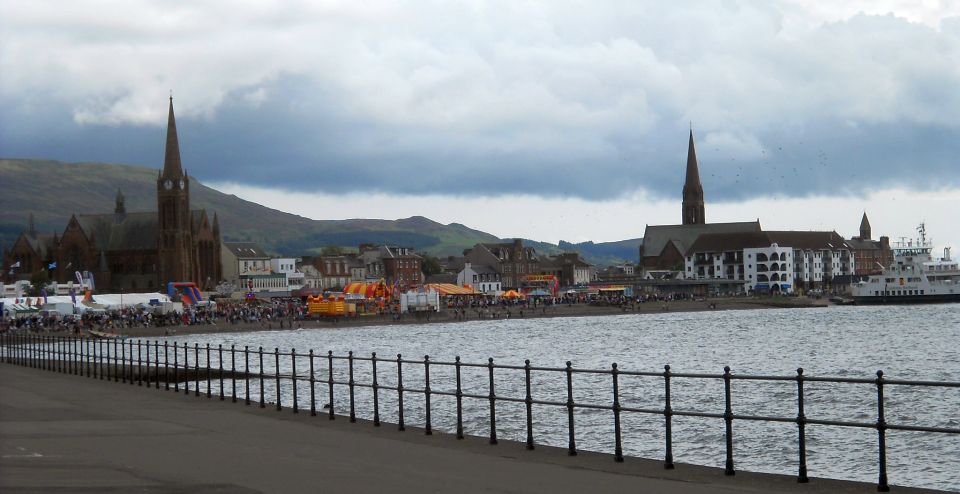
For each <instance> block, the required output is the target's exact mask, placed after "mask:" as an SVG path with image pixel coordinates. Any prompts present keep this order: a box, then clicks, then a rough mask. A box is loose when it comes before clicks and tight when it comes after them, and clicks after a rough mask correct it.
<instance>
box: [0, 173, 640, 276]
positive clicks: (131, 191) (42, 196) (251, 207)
mask: <svg viewBox="0 0 960 494" xmlns="http://www.w3.org/2000/svg"><path fill="white" fill-rule="evenodd" d="M157 173H158V170H157V169H155V168H147V167H142V166H131V165H114V164H105V163H63V162H58V161H45V160H22V159H0V245H4V246H10V245H11V244H12V243H13V241H14V240H15V239H16V237H17V235H19V233H20V232H21V231H23V229H24V228H25V226H26V223H27V216H28V214H29V213H31V212H32V213H33V214H34V217H35V221H36V224H37V229H38V230H39V231H41V232H58V233H59V232H62V231H63V228H64V226H65V225H66V223H67V220H68V219H69V218H70V215H71V214H72V213H108V212H111V211H113V209H114V199H115V197H116V193H117V189H118V188H119V189H120V190H122V191H123V194H124V196H125V197H126V207H127V211H131V212H132V211H155V210H156V201H157V199H156V197H157V195H156V178H157ZM190 199H191V207H192V208H194V209H201V208H202V209H206V210H207V213H208V214H212V213H213V212H216V213H217V215H218V216H219V218H220V226H221V231H222V232H223V236H224V238H225V239H227V240H249V241H255V242H259V243H261V244H262V245H263V246H264V247H265V248H267V249H268V250H271V251H273V252H275V253H279V254H284V255H300V254H309V253H317V252H319V250H320V248H322V247H323V246H325V245H340V246H343V247H356V246H357V244H359V243H361V242H371V243H389V244H399V245H405V246H410V247H414V248H416V249H418V250H421V251H425V252H429V253H431V254H434V255H438V256H447V255H461V254H462V252H463V250H464V249H466V248H469V247H472V246H473V245H474V244H476V243H478V242H497V241H498V239H497V237H495V236H493V235H490V234H489V233H485V232H481V231H479V230H474V229H471V228H468V227H466V226H464V225H461V224H459V223H451V224H449V225H443V224H440V223H437V222H435V221H433V220H430V219H428V218H424V217H422V216H414V217H411V218H405V219H400V220H377V219H349V220H312V219H309V218H304V217H302V216H297V215H294V214H289V213H285V212H283V211H278V210H275V209H270V208H268V207H265V206H261V205H259V204H256V203H253V202H250V201H245V200H243V199H240V198H239V197H236V196H233V195H228V194H224V193H222V192H219V191H217V190H214V189H211V188H209V187H206V186H204V185H203V184H201V183H200V182H199V181H198V180H196V179H194V180H192V181H191V195H190ZM525 242H526V243H528V244H529V245H532V246H533V247H535V248H536V249H537V252H539V253H541V254H555V253H559V252H563V251H578V252H580V253H581V254H582V255H583V256H584V257H586V258H587V259H588V260H590V261H591V262H593V263H595V264H598V265H607V264H613V263H616V262H620V261H622V260H630V261H635V260H636V258H637V254H636V251H637V249H636V246H637V245H638V243H639V239H632V240H624V241H621V242H607V243H598V244H594V243H593V242H584V243H581V244H569V243H566V242H561V245H560V246H557V245H554V244H550V243H546V242H536V241H532V240H525Z"/></svg>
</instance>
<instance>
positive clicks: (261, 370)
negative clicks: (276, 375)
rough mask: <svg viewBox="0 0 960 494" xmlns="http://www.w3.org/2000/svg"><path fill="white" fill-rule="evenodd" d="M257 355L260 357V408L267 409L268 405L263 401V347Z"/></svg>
mask: <svg viewBox="0 0 960 494" xmlns="http://www.w3.org/2000/svg"><path fill="white" fill-rule="evenodd" d="M257 353H258V354H259V355H260V408H266V407H267V405H266V403H264V401H263V347H260V348H259V350H257Z"/></svg>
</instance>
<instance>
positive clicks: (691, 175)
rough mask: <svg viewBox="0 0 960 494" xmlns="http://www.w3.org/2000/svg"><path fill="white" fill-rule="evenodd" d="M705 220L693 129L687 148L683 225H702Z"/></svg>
mask: <svg viewBox="0 0 960 494" xmlns="http://www.w3.org/2000/svg"><path fill="white" fill-rule="evenodd" d="M704 223H706V219H705V218H704V204H703V185H701V184H700V168H699V166H698V165H697V150H696V148H695V147H694V145H693V129H692V128H691V129H690V143H689V145H688V147H687V179H686V182H684V184H683V224H684V225H702V224H704Z"/></svg>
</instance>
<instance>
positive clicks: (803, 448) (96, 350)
mask: <svg viewBox="0 0 960 494" xmlns="http://www.w3.org/2000/svg"><path fill="white" fill-rule="evenodd" d="M0 344H2V353H0V361H2V362H5V363H8V364H15V365H21V366H28V367H33V368H39V369H44V370H49V371H55V372H60V373H66V374H73V375H78V376H86V377H88V378H92V379H100V380H108V381H109V380H113V381H115V382H122V383H129V384H130V385H133V384H134V383H135V382H136V384H137V385H138V386H144V385H145V386H147V387H151V386H153V387H155V388H156V389H160V387H161V386H163V389H165V390H168V391H169V390H171V388H172V390H173V391H174V392H180V390H181V388H182V390H183V392H184V393H185V394H187V395H190V394H191V391H192V393H193V395H194V396H197V397H199V396H201V395H202V394H204V393H205V394H206V397H207V398H212V397H213V396H214V395H213V390H214V388H216V389H217V390H218V393H217V394H218V397H219V399H220V400H225V399H226V397H227V396H229V397H230V399H231V401H233V402H237V401H238V400H242V401H243V403H244V404H245V405H251V404H259V407H260V408H265V407H266V406H267V404H268V403H271V404H275V405H276V409H277V410H278V411H279V410H282V409H283V407H282V401H283V400H287V401H288V402H289V403H290V404H291V405H292V406H291V407H290V408H291V409H292V412H293V413H299V412H300V410H301V399H300V397H299V393H298V388H299V387H301V386H306V387H308V388H309V395H310V396H309V400H308V401H309V411H310V415H314V416H315V415H317V413H318V411H317V404H318V399H317V387H318V386H321V387H325V388H326V392H327V398H326V399H327V403H326V404H325V405H324V408H326V409H327V410H326V415H327V417H328V418H329V420H334V419H336V418H337V417H338V415H337V411H338V406H337V403H338V401H337V399H336V398H340V401H339V402H340V403H341V404H342V403H344V402H346V403H348V405H346V406H347V408H348V412H347V415H346V417H348V419H349V420H350V421H351V422H356V421H357V409H358V400H357V397H356V393H357V390H358V389H366V390H370V393H371V394H372V403H369V405H371V406H372V422H373V425H375V426H380V425H381V421H380V417H381V404H380V401H381V393H382V392H391V393H393V394H395V396H396V399H395V401H396V415H395V416H396V417H397V423H396V426H397V427H398V429H399V430H405V428H406V423H405V416H404V411H405V406H404V397H405V396H408V397H409V396H411V395H413V396H417V395H419V396H422V398H423V400H424V406H423V410H422V412H423V413H422V418H423V422H422V428H423V431H424V433H425V434H427V435H430V434H432V433H433V428H434V425H433V423H432V413H431V412H432V410H433V409H434V408H435V407H436V405H434V404H432V398H435V397H450V398H453V399H454V400H455V403H456V405H455V410H456V428H455V434H456V437H457V438H458V439H462V438H463V437H464V404H463V402H464V400H465V399H470V400H478V401H482V402H485V405H486V406H488V407H489V411H488V413H487V424H488V427H489V429H488V431H489V432H488V437H489V442H490V443H491V444H497V441H498V438H497V408H498V404H502V403H514V404H517V405H522V407H523V408H524V411H525V414H524V415H525V417H523V418H520V419H517V420H519V421H521V422H523V423H524V426H525V440H526V441H525V442H526V448H527V449H531V450H532V449H534V448H535V440H534V424H535V421H534V406H535V405H536V406H544V407H556V408H558V409H562V410H565V411H566V429H567V437H568V444H567V452H568V454H569V455H571V456H575V455H576V454H577V451H578V450H577V434H576V424H577V421H576V412H577V411H584V410H593V411H605V412H610V413H611V415H610V419H611V420H612V423H613V424H612V425H613V436H614V437H613V458H614V460H615V461H617V462H622V461H624V454H623V439H622V436H623V428H622V427H621V416H622V415H623V414H625V413H633V414H642V415H652V416H659V417H662V420H663V431H664V444H663V466H664V468H666V469H673V468H674V455H673V444H674V438H673V424H674V418H675V417H699V418H707V419H719V420H722V421H723V423H724V440H725V445H724V451H725V456H724V473H725V474H726V475H734V474H735V473H736V470H735V467H734V465H735V463H734V443H733V438H734V423H735V422H737V421H739V422H771V423H783V424H794V425H796V431H797V451H798V458H797V482H800V483H806V482H809V480H810V479H809V477H808V472H807V445H806V444H807V431H806V428H807V426H809V425H823V426H834V427H846V428H860V429H873V430H875V431H876V432H877V452H878V458H877V468H878V472H877V475H878V477H877V489H878V490H879V491H884V492H885V491H888V490H889V488H890V487H889V483H888V479H887V447H886V434H887V431H891V430H896V431H914V432H926V433H942V434H960V428H955V427H928V426H918V425H909V424H893V423H888V422H887V420H886V416H887V415H886V413H885V410H884V404H885V400H884V391H885V389H886V388H887V387H889V386H912V387H921V388H960V382H946V381H910V380H892V379H886V378H885V377H884V375H883V372H882V371H877V373H876V378H869V379H865V378H841V377H812V376H806V375H804V372H803V369H797V371H796V374H795V375H788V376H771V375H742V374H733V373H732V372H731V370H730V368H729V367H724V370H723V373H722V374H705V373H675V372H672V371H671V369H670V366H669V365H667V366H664V370H663V372H638V371H626V370H621V369H620V368H619V367H618V366H617V364H616V363H614V364H611V366H610V368H609V369H578V368H574V367H573V365H572V363H571V362H566V365H565V366H564V367H540V366H533V365H531V364H530V361H529V360H526V361H525V362H524V365H503V364H495V363H494V360H493V359H492V358H490V359H488V361H487V362H486V363H468V362H462V361H461V360H460V357H456V358H455V359H454V360H453V361H452V362H451V361H436V360H431V359H430V357H429V356H428V355H425V356H424V357H423V359H422V360H421V359H416V360H410V359H404V358H403V357H402V355H400V354H398V355H397V356H396V358H390V359H384V358H380V357H377V355H376V353H373V354H371V355H370V356H369V357H360V356H356V355H354V353H353V352H349V353H348V354H347V355H345V356H343V355H334V354H333V352H332V351H331V352H327V354H325V355H323V354H315V353H314V351H313V350H310V351H309V352H308V353H297V351H296V350H295V349H291V350H290V351H284V352H281V351H280V349H279V348H275V349H274V350H273V352H270V351H269V350H267V351H265V350H264V349H263V347H258V348H256V349H251V348H250V347H248V346H245V347H243V348H242V349H238V348H236V347H235V346H234V345H231V346H230V347H229V348H224V347H223V345H218V346H217V347H215V348H213V347H211V346H210V345H209V344H206V345H204V346H202V347H201V346H200V345H199V344H194V345H193V346H192V347H191V346H189V345H188V344H186V343H184V344H182V345H180V344H178V343H177V342H173V343H172V344H171V343H170V342H168V341H162V342H161V341H159V340H154V341H152V342H151V341H142V340H136V341H134V340H120V339H90V338H70V337H58V336H42V335H30V334H10V333H8V334H3V335H2V336H0ZM265 359H266V362H268V363H269V362H270V361H271V360H272V366H265V365H264V363H265ZM251 360H252V361H253V363H252V364H251ZM298 362H299V363H300V365H298ZM287 364H289V366H288V365H287ZM361 364H364V365H369V368H370V373H369V377H370V380H369V382H358V381H357V380H356V368H357V366H358V365H361ZM378 364H380V369H379V370H378ZM384 364H386V365H387V366H392V372H384V371H383V370H382V369H383V366H384ZM343 365H346V369H343V367H342V366H343ZM267 367H272V368H273V372H272V373H270V372H267ZM285 368H286V369H289V370H288V371H286V370H285ZM444 368H446V369H448V370H449V369H452V370H453V376H452V382H450V383H445V384H449V385H451V386H452V388H451V389H437V388H435V387H434V386H435V385H436V384H437V382H436V377H435V378H434V380H433V381H431V370H434V372H435V374H434V375H435V376H436V370H437V369H444ZM465 369H474V370H480V371H482V372H484V373H485V374H486V377H487V378H488V379H487V380H486V381H487V382H486V383H485V385H486V391H487V392H486V393H485V394H484V393H479V392H468V391H465V387H464V381H463V377H462V374H463V372H464V370H465ZM405 370H406V371H407V372H408V376H409V374H410V372H411V371H416V374H417V376H416V380H417V383H418V386H419V387H410V386H409V384H410V383H411V380H410V378H409V377H408V379H407V380H406V381H405V380H404V371H405ZM497 371H500V372H499V373H498V372H497ZM318 372H319V374H320V377H318ZM507 372H511V373H516V374H520V375H522V376H523V377H522V384H520V385H519V386H518V387H517V389H518V390H522V392H523V396H522V397H520V396H499V395H497V394H496V389H497V388H496V380H495V377H498V376H499V377H502V375H503V374H504V373H507ZM338 373H339V377H338ZM533 373H546V374H553V375H559V376H560V377H562V381H563V382H565V385H563V386H562V387H563V388H565V389H558V390H556V391H559V392H563V393H564V394H565V398H566V399H565V400H564V399H562V398H561V399H552V400H548V399H534V397H533V380H532V378H531V376H532V375H533ZM324 374H325V376H326V377H324V376H323V375H324ZM386 375H390V376H391V379H390V382H389V383H382V382H380V380H379V378H380V376H386ZM575 375H593V376H602V377H603V378H604V379H609V382H608V383H609V386H610V387H609V389H610V390H611V394H610V397H609V399H610V401H609V404H598V403H587V402H582V401H581V402H577V401H575V400H574V376H575ZM626 376H631V377H643V378H654V379H658V380H659V381H660V383H661V386H662V387H661V390H662V399H663V401H662V405H663V406H662V408H641V407H632V406H624V405H623V404H622V401H621V398H622V397H623V391H622V387H621V378H623V377H626ZM344 378H345V379H344ZM581 379H582V378H581ZM678 379H684V380H708V381H719V382H721V383H722V385H723V404H724V406H723V411H722V412H720V411H712V412H707V411H697V410H685V409H675V408H674V407H673V406H672V392H671V385H672V384H673V383H675V382H676V380H678ZM226 381H229V382H228V385H229V387H230V392H229V394H226V392H225V390H226V385H225V382H226ZM251 381H252V382H253V383H254V387H255V388H257V392H258V394H259V396H256V395H254V396H251ZM734 381H745V382H778V381H779V382H784V383H795V384H796V387H795V394H794V395H793V397H792V398H794V399H795V401H796V415H795V416H789V417H785V416H768V415H749V414H737V413H734V411H733V396H732V395H733V393H732V384H733V382H734ZM285 383H289V384H290V386H289V388H288V389H289V393H290V394H291V396H283V390H284V386H283V385H282V384H285ZM808 383H832V384H854V385H866V386H870V387H871V388H873V389H874V390H875V392H876V401H875V406H876V408H875V420H872V421H847V420H832V419H816V418H811V417H808V416H807V414H806V411H805V410H806V408H805V406H806V399H805V394H804V387H805V385H806V384H808ZM420 384H422V386H420ZM474 384H476V383H474ZM181 385H182V386H181ZM191 385H192V389H191ZM238 386H239V387H240V388H242V390H241V392H238V389H237V388H238ZM475 387H476V386H475ZM335 389H341V390H342V389H345V390H346V391H347V393H348V396H347V397H346V398H344V397H343V396H342V395H339V396H338V395H336V393H335ZM202 390H203V391H202ZM268 390H269V391H271V394H269V395H268V394H266V393H267V391H268ZM473 411H476V410H473ZM321 413H322V412H321Z"/></svg>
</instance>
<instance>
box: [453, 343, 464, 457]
mask: <svg viewBox="0 0 960 494" xmlns="http://www.w3.org/2000/svg"><path fill="white" fill-rule="evenodd" d="M454 366H455V367H456V369H457V439H463V387H462V382H461V380H460V356H459V355H457V358H456V359H455V360H454Z"/></svg>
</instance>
